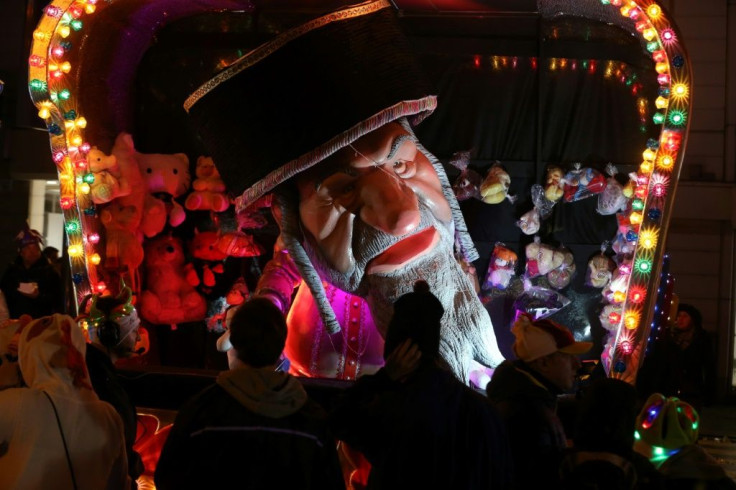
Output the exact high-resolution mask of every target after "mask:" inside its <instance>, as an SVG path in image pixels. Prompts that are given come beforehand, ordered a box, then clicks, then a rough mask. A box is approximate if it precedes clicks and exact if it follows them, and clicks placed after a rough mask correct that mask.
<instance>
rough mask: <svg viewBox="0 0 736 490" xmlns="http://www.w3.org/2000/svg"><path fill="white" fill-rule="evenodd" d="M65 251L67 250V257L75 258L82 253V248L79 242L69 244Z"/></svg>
mask: <svg viewBox="0 0 736 490" xmlns="http://www.w3.org/2000/svg"><path fill="white" fill-rule="evenodd" d="M67 251H68V252H69V257H72V258H75V259H76V258H79V257H81V256H82V255H83V254H84V249H83V248H82V246H81V245H79V244H74V245H69V248H68V249H67Z"/></svg>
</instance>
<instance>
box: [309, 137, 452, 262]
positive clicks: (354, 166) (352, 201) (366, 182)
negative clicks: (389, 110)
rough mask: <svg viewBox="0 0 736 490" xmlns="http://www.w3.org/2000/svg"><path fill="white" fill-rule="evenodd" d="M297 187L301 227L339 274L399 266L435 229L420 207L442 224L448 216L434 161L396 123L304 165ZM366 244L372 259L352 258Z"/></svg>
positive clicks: (433, 239) (428, 244)
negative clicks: (308, 167)
mask: <svg viewBox="0 0 736 490" xmlns="http://www.w3.org/2000/svg"><path fill="white" fill-rule="evenodd" d="M297 188H298V191H299V216H300V218H301V222H302V225H303V227H304V229H305V230H306V231H307V232H308V233H309V235H311V239H312V240H313V243H314V244H315V248H316V249H317V251H318V252H319V253H320V254H321V255H322V257H323V259H324V262H326V265H327V266H328V267H330V268H332V269H334V270H335V271H336V272H338V273H341V274H351V273H359V274H360V275H362V273H363V272H365V271H363V270H361V271H356V270H355V269H356V268H365V269H366V270H367V271H368V273H373V272H381V273H385V272H391V271H394V270H397V269H399V268H401V267H402V266H403V265H405V264H407V263H408V262H411V261H413V260H414V259H416V258H418V257H420V256H422V255H424V254H426V253H428V252H429V251H431V250H432V248H433V247H434V246H435V245H436V244H437V241H438V238H437V236H436V233H433V232H432V230H427V229H425V228H424V227H423V225H422V222H423V221H427V220H422V218H421V213H422V210H425V211H429V212H431V214H433V215H434V217H435V218H436V220H437V221H439V222H441V223H449V222H450V221H451V218H452V215H451V211H450V206H449V204H448V202H447V200H446V199H445V197H444V194H443V192H442V186H441V184H440V180H439V178H438V176H437V173H436V172H435V170H434V167H433V166H432V164H431V163H430V161H429V160H428V159H427V157H426V156H425V155H424V154H423V153H421V152H420V151H419V150H418V148H417V145H416V143H415V140H414V137H413V136H412V135H410V134H409V133H408V132H407V131H406V130H405V129H404V128H402V127H401V125H399V124H398V123H389V124H387V125H385V126H382V127H381V128H379V129H377V130H376V131H373V132H372V133H370V134H368V135H365V136H363V137H362V138H360V139H358V140H357V141H356V142H354V143H353V144H352V145H350V146H348V147H346V148H343V149H342V150H341V151H340V152H338V153H337V154H336V155H334V156H333V157H331V158H330V159H328V160H327V161H325V162H322V163H321V164H320V165H318V166H317V167H315V168H314V169H311V170H309V171H307V172H305V173H304V174H302V175H301V176H300V178H299V180H298V181H297ZM379 237H380V238H379ZM379 242H380V243H379ZM359 248H360V249H361V250H357V249H359ZM366 249H368V250H371V249H375V253H374V252H373V251H371V254H372V256H371V257H370V259H371V260H370V262H369V263H368V264H357V265H356V260H355V258H356V256H358V255H361V254H362V255H365V250H366Z"/></svg>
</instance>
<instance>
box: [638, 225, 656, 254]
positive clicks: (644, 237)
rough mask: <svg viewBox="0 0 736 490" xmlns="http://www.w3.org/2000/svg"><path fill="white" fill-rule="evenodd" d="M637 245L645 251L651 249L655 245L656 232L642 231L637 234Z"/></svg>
mask: <svg viewBox="0 0 736 490" xmlns="http://www.w3.org/2000/svg"><path fill="white" fill-rule="evenodd" d="M639 245H641V247H642V248H645V249H647V250H651V249H653V248H654V247H655V246H656V245H657V232H656V231H654V230H642V231H641V233H639Z"/></svg>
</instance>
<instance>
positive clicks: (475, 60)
mask: <svg viewBox="0 0 736 490" xmlns="http://www.w3.org/2000/svg"><path fill="white" fill-rule="evenodd" d="M480 59H481V58H480V55H478V54H476V55H475V56H473V66H475V67H476V68H480Z"/></svg>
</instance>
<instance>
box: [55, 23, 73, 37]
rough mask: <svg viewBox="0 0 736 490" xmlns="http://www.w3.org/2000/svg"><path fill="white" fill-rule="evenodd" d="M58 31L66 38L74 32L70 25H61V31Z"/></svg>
mask: <svg viewBox="0 0 736 490" xmlns="http://www.w3.org/2000/svg"><path fill="white" fill-rule="evenodd" d="M58 32H59V35H60V36H61V37H63V38H65V39H66V38H67V37H69V34H71V33H72V30H71V28H70V27H69V26H61V27H59V31H58Z"/></svg>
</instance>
